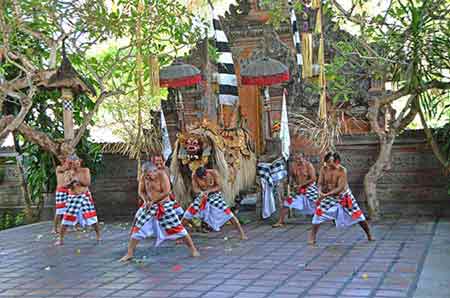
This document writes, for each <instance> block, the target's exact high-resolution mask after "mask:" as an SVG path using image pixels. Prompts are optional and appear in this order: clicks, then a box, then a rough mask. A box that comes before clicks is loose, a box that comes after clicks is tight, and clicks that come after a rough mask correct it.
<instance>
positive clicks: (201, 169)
mask: <svg viewBox="0 0 450 298" xmlns="http://www.w3.org/2000/svg"><path fill="white" fill-rule="evenodd" d="M205 175H206V169H205V167H199V168H198V169H197V170H195V176H197V177H199V178H203V177H205Z"/></svg>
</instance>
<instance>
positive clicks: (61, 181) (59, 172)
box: [56, 166, 66, 188]
mask: <svg viewBox="0 0 450 298" xmlns="http://www.w3.org/2000/svg"><path fill="white" fill-rule="evenodd" d="M65 172H66V169H65V168H63V167H62V166H58V167H56V188H60V187H63V186H65V185H66V174H65Z"/></svg>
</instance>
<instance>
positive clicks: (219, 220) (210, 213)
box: [184, 191, 233, 232]
mask: <svg viewBox="0 0 450 298" xmlns="http://www.w3.org/2000/svg"><path fill="white" fill-rule="evenodd" d="M184 218H186V219H188V220H192V219H193V218H198V219H201V220H202V221H204V222H206V223H207V224H208V225H209V226H210V227H211V228H212V229H213V230H214V231H216V232H217V231H220V228H221V227H222V226H223V225H224V224H225V223H226V222H228V221H229V220H230V219H232V218H233V215H232V213H231V209H230V208H229V207H228V205H227V203H226V202H225V200H224V197H223V194H222V193H221V192H220V191H218V192H211V193H209V194H208V195H203V194H199V195H197V196H196V197H195V198H194V201H193V202H192V203H191V205H190V206H189V208H188V209H187V210H186V212H185V213H184Z"/></svg>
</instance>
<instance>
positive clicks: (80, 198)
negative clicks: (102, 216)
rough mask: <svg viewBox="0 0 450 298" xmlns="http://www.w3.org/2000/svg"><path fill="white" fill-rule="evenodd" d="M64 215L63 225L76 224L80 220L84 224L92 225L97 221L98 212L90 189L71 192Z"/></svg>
mask: <svg viewBox="0 0 450 298" xmlns="http://www.w3.org/2000/svg"><path fill="white" fill-rule="evenodd" d="M66 207H67V209H66V211H65V212H64V216H63V221H62V224H63V225H71V226H73V225H75V224H76V223H77V222H78V221H80V224H82V225H85V224H87V225H92V224H94V223H96V222H97V212H96V210H95V205H94V200H93V199H92V195H91V193H90V192H89V191H86V192H84V193H80V194H69V197H68V199H67V203H66Z"/></svg>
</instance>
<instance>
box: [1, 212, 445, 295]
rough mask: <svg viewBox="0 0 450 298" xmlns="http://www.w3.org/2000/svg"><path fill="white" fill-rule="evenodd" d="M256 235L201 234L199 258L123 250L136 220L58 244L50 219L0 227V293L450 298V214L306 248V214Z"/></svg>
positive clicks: (170, 247) (346, 234)
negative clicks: (126, 257)
mask: <svg viewBox="0 0 450 298" xmlns="http://www.w3.org/2000/svg"><path fill="white" fill-rule="evenodd" d="M244 228H245V230H246V231H247V233H248V236H249V238H250V240H248V241H244V242H241V241H238V240H237V234H236V233H235V231H234V230H232V229H231V228H230V227H228V226H227V227H225V229H224V231H223V232H220V233H211V234H209V235H208V236H204V235H194V241H195V243H196V245H197V246H198V248H199V250H200V253H201V254H202V256H201V257H200V258H198V259H193V258H191V257H189V252H188V250H187V249H186V248H185V247H184V246H177V245H175V243H173V242H165V243H163V245H162V246H161V247H159V248H154V247H153V241H154V240H152V239H150V240H148V241H144V242H143V243H141V244H140V245H139V246H138V249H137V251H136V259H135V261H133V262H131V263H128V264H121V263H118V262H117V260H118V259H119V258H120V257H121V256H122V255H123V254H124V253H125V251H126V246H127V240H126V239H127V235H128V232H129V229H130V226H129V224H122V223H114V224H104V225H102V231H103V241H102V243H100V244H96V243H95V240H94V233H88V232H75V231H74V232H71V233H69V234H68V236H67V237H66V243H65V245H64V246H63V247H55V246H53V243H54V241H55V236H54V235H52V234H50V233H49V231H50V230H51V223H49V222H46V223H40V224H36V225H30V226H25V227H20V228H16V229H11V230H6V231H3V232H0V298H2V297H30V298H32V297H55V298H59V297H66V298H67V297H83V298H90V297H95V298H101V297H116V298H118V297H155V298H156V297H161V298H162V297H167V298H174V297H182V298H189V297H202V298H207V297H213V298H228V297H236V298H246V297H248V298H250V297H252V298H266V297H284V298H294V297H295V298H299V297H310V298H331V297H341V298H351V297H353V298H355V297H360V298H363V297H371V298H372V297H373V298H378V297H379V298H382V297H384V298H388V297H390V298H400V297H411V298H425V297H427V298H428V297H437V298H441V297H442V298H444V297H445V298H449V297H450V220H449V219H434V218H415V219H389V220H385V221H381V222H379V223H376V224H373V225H372V229H373V234H374V235H375V237H376V238H377V241H375V242H371V243H369V242H367V241H366V240H365V237H364V234H363V232H362V230H361V229H360V228H359V227H358V226H355V227H351V228H349V229H336V228H335V227H334V226H332V225H331V224H329V225H324V226H323V227H322V228H321V230H320V231H319V236H318V245H317V246H315V247H311V246H308V245H307V244H306V240H307V237H308V232H309V230H310V225H309V224H308V223H307V222H306V221H302V220H301V219H300V220H299V219H295V220H293V221H291V224H289V225H288V226H287V227H286V228H284V229H273V228H272V227H271V226H270V225H268V224H264V223H258V224H256V223H255V224H250V225H246V226H245V227H244Z"/></svg>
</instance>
